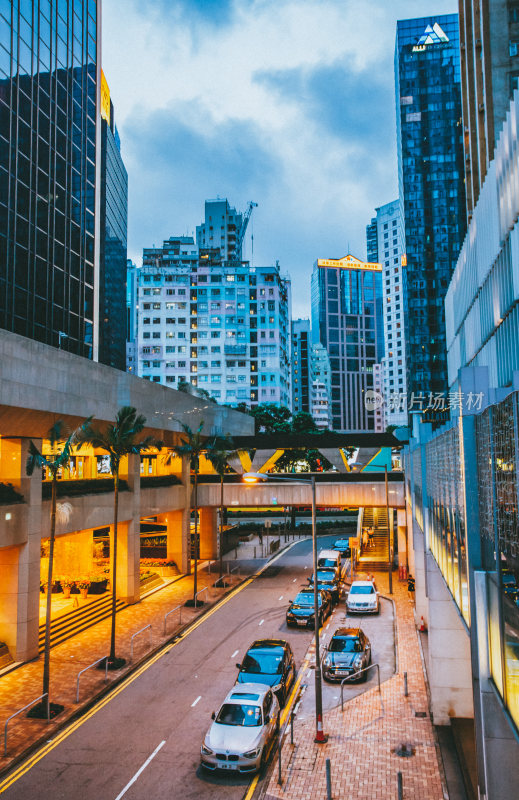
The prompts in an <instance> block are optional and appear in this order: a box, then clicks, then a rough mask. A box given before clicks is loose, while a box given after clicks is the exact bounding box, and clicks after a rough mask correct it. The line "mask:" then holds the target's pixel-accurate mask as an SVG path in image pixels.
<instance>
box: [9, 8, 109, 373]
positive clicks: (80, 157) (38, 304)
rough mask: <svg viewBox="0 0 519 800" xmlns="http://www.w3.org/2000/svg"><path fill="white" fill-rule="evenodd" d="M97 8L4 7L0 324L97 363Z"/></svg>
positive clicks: (98, 23)
mask: <svg viewBox="0 0 519 800" xmlns="http://www.w3.org/2000/svg"><path fill="white" fill-rule="evenodd" d="M97 12H98V9H97V3H96V2H95V0H74V2H72V0H68V1H67V0H60V1H59V2H58V0H47V2H40V3H34V2H32V3H31V2H20V3H18V2H12V3H2V5H1V7H0V187H1V188H0V325H1V326H2V327H3V328H6V329H7V330H10V331H13V332H15V333H18V334H21V335H22V336H27V337H29V338H31V339H36V340H38V341H40V342H44V343H46V344H51V345H54V346H56V347H57V346H59V347H61V348H62V349H63V350H68V351H70V352H72V353H76V354H78V355H82V356H86V357H88V358H97V348H98V340H97V324H98V320H97V313H98V312H97V308H96V297H95V292H96V290H95V286H96V281H97V279H98V276H97V275H96V269H97V265H98V263H99V258H98V249H99V217H98V216H96V197H97V196H98V194H97V193H98V192H99V169H100V159H99V157H98V156H99V154H98V152H97V145H96V133H97V124H98V120H99V114H98V100H97V98H98V88H99V85H100V66H99V64H100V61H99V42H100V36H99V30H100V20H99V19H98V13H97Z"/></svg>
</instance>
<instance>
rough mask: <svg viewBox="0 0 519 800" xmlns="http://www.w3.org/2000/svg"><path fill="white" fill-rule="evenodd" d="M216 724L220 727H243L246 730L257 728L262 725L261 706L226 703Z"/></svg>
mask: <svg viewBox="0 0 519 800" xmlns="http://www.w3.org/2000/svg"><path fill="white" fill-rule="evenodd" d="M216 722H218V723H219V724H220V725H241V726H242V727H244V728H255V727H257V726H258V725H261V709H260V707H259V706H249V705H246V704H242V705H238V704H237V703H224V704H223V706H222V707H221V709H220V711H219V712H218V716H217V717H216Z"/></svg>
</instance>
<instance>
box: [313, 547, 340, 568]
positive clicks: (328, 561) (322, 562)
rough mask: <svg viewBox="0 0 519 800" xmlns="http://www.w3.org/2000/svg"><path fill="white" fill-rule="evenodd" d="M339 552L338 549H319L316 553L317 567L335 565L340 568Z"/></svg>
mask: <svg viewBox="0 0 519 800" xmlns="http://www.w3.org/2000/svg"><path fill="white" fill-rule="evenodd" d="M341 563H342V562H341V554H340V553H339V551H338V550H320V551H319V553H318V555H317V566H318V567H332V568H334V567H336V568H337V569H341Z"/></svg>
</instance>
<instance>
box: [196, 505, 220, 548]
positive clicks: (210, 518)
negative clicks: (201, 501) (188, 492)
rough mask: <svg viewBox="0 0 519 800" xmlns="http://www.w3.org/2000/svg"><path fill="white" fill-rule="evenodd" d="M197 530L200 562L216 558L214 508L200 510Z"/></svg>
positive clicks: (216, 532)
mask: <svg viewBox="0 0 519 800" xmlns="http://www.w3.org/2000/svg"><path fill="white" fill-rule="evenodd" d="M198 530H199V533H200V558H201V559H202V560H205V559H211V558H216V557H217V555H218V527H217V525H216V508H201V509H200V523H199V527H198Z"/></svg>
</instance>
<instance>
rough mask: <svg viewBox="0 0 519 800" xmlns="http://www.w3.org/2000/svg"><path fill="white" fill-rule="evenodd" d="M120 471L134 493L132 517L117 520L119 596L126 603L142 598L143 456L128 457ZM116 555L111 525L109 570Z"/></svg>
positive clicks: (135, 601)
mask: <svg viewBox="0 0 519 800" xmlns="http://www.w3.org/2000/svg"><path fill="white" fill-rule="evenodd" d="M121 466H122V470H121V475H120V477H121V478H124V479H125V480H126V481H127V482H128V488H129V490H130V492H131V493H132V500H133V503H132V510H133V513H132V514H131V517H130V519H127V520H120V521H118V523H117V596H118V597H120V598H121V599H122V600H125V601H126V602H127V603H137V602H138V601H139V600H140V557H141V521H140V500H141V498H140V486H141V483H140V457H139V456H137V455H132V456H128V458H127V459H126V461H125V463H124V465H121ZM112 558H113V526H112V525H111V526H110V573H111V572H112Z"/></svg>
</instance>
